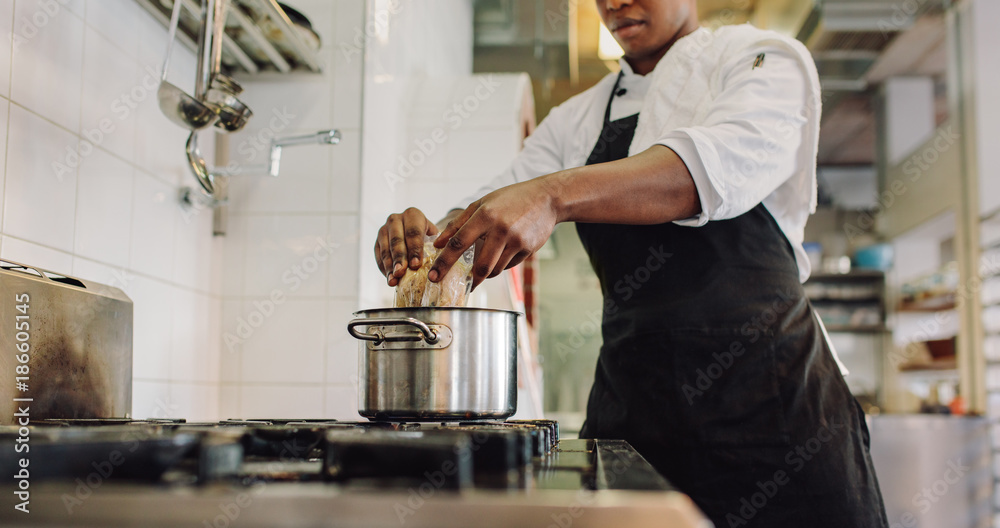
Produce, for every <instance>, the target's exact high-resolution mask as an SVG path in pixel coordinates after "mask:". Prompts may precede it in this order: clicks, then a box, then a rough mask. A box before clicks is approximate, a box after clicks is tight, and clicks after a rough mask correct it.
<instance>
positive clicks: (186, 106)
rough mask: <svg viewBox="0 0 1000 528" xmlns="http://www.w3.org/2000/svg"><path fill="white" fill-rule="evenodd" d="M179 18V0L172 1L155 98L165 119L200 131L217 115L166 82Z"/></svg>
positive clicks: (213, 121) (217, 116)
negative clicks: (161, 70)
mask: <svg viewBox="0 0 1000 528" xmlns="http://www.w3.org/2000/svg"><path fill="white" fill-rule="evenodd" d="M180 18H181V0H174V7H173V12H172V13H171V15H170V33H169V35H168V36H167V56H166V58H164V59H163V72H162V74H161V77H160V88H159V90H157V92H156V96H157V99H159V102H160V110H162V111H163V114H164V115H166V116H167V119H170V120H171V121H173V122H174V123H176V124H177V125H179V126H181V127H183V128H186V129H188V130H200V129H202V128H205V127H208V126H212V125H213V124H215V121H216V120H218V118H219V115H218V114H217V113H216V112H215V111H214V110H213V109H212V108H211V107H209V106H208V105H206V104H205V103H203V102H201V101H199V100H198V99H195V98H194V97H192V96H190V95H188V94H187V93H186V92H185V91H184V90H181V89H180V88H178V87H177V86H174V85H173V84H171V83H169V82H167V69H168V67H169V66H170V54H171V52H172V51H173V48H174V39H175V37H176V36H177V26H178V24H179V23H180Z"/></svg>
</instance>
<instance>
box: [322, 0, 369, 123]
mask: <svg viewBox="0 0 1000 528" xmlns="http://www.w3.org/2000/svg"><path fill="white" fill-rule="evenodd" d="M334 17H335V18H334V24H335V25H334V34H335V35H336V36H335V39H336V41H337V42H336V45H335V46H334V47H335V49H336V50H337V53H334V54H333V76H334V82H333V114H332V118H333V126H335V127H342V128H352V129H358V128H361V97H362V91H363V88H362V86H363V75H364V60H365V50H364V46H365V40H366V39H365V38H364V36H363V35H364V31H365V29H366V28H365V2H363V1H356V0H352V1H347V2H336V11H335V13H334ZM359 34H360V35H362V37H361V38H360V39H359V38H358V35H359ZM359 40H360V46H359V45H358V44H359ZM367 40H369V41H371V40H373V39H367Z"/></svg>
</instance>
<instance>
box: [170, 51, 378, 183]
mask: <svg viewBox="0 0 1000 528" xmlns="http://www.w3.org/2000/svg"><path fill="white" fill-rule="evenodd" d="M171 68H173V67H172V66H171ZM192 77H193V76H192ZM288 86H289V85H288V81H287V80H284V79H280V80H275V81H257V82H254V83H253V86H252V87H248V88H247V90H246V91H245V92H243V94H242V95H241V97H240V99H241V100H242V101H243V102H244V103H246V104H247V105H248V106H249V107H250V108H251V109H252V110H253V113H254V115H253V117H252V118H251V119H250V122H249V123H248V124H247V126H246V128H244V129H243V131H241V132H239V133H238V134H233V135H232V139H231V145H232V150H233V154H232V156H231V159H232V160H233V161H236V162H238V163H240V164H244V165H248V164H260V163H264V162H265V159H266V158H265V156H266V154H267V152H266V151H267V145H268V143H269V142H270V140H271V139H273V138H274V137H280V136H287V135H298V134H311V133H314V132H317V131H319V130H326V129H330V128H336V126H335V125H336V124H335V123H331V122H330V115H331V114H330V100H331V90H330V83H329V80H328V79H326V77H325V76H323V75H311V76H305V77H298V78H296V81H295V89H294V93H293V92H289V90H288ZM359 101H360V99H359ZM355 104H357V103H355ZM355 128H356V127H355ZM301 148H304V147H291V148H288V149H285V151H284V152H283V153H282V162H284V160H285V156H293V155H294V154H295V152H296V151H297V150H299V149H301Z"/></svg>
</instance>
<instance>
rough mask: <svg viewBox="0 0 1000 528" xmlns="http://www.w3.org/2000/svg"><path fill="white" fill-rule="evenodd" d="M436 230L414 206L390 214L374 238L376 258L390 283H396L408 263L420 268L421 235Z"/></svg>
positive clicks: (412, 267) (422, 237)
mask: <svg viewBox="0 0 1000 528" xmlns="http://www.w3.org/2000/svg"><path fill="white" fill-rule="evenodd" d="M437 233H438V228H437V226H435V225H434V223H433V222H431V221H430V220H428V219H427V217H426V216H424V213H423V212H421V211H420V209H417V208H415V207H411V208H409V209H407V210H405V211H403V212H402V213H398V214H391V215H389V218H387V219H386V220H385V225H383V226H382V228H381V229H379V230H378V236H377V237H376V238H375V262H376V263H378V269H379V270H380V271H381V272H382V275H383V276H385V278H386V280H388V281H389V286H395V285H396V284H398V283H399V279H401V278H402V277H403V275H405V274H406V268H407V267H409V268H411V269H420V263H421V262H423V258H424V235H436V234H437Z"/></svg>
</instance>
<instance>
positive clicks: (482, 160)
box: [448, 127, 518, 183]
mask: <svg viewBox="0 0 1000 528" xmlns="http://www.w3.org/2000/svg"><path fill="white" fill-rule="evenodd" d="M517 152H518V145H517V141H516V140H515V134H514V130H512V129H505V128H499V127H498V128H482V129H480V128H460V129H458V130H457V131H456V132H454V133H452V134H451V135H450V136H449V137H448V178H449V179H450V180H452V181H467V180H476V181H482V182H484V183H485V182H487V181H489V180H490V179H492V178H493V177H494V176H496V175H497V174H500V173H501V172H503V171H504V170H506V169H507V167H509V166H510V163H511V161H512V160H513V159H514V157H515V156H516V155H517Z"/></svg>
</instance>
